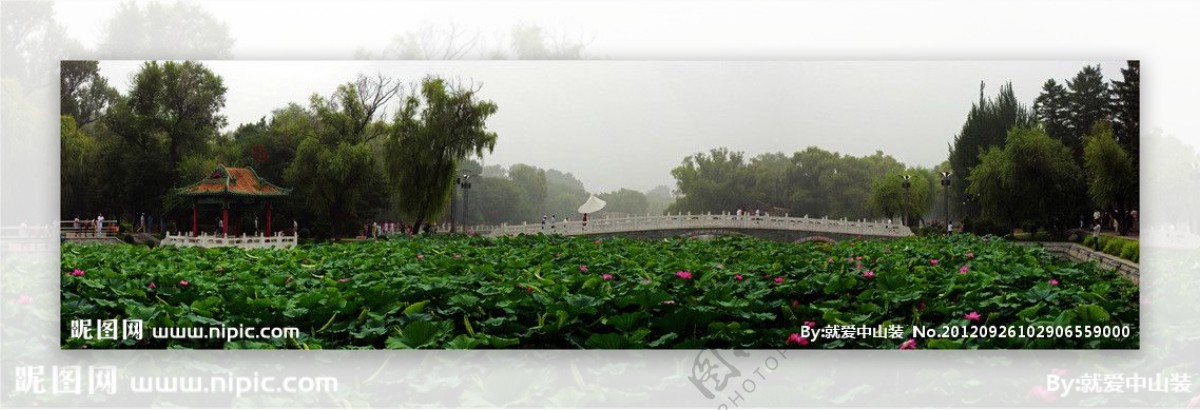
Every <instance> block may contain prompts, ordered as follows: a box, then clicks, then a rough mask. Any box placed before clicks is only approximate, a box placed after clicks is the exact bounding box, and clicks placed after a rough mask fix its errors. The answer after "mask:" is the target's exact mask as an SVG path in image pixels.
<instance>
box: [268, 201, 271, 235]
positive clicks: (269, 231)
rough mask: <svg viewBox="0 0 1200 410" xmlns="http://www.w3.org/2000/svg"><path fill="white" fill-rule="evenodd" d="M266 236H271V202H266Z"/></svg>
mask: <svg viewBox="0 0 1200 410" xmlns="http://www.w3.org/2000/svg"><path fill="white" fill-rule="evenodd" d="M267 236H271V201H267Z"/></svg>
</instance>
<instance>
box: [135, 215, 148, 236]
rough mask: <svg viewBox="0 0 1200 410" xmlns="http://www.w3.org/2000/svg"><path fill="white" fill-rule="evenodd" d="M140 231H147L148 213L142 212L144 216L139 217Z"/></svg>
mask: <svg viewBox="0 0 1200 410" xmlns="http://www.w3.org/2000/svg"><path fill="white" fill-rule="evenodd" d="M137 231H138V233H146V213H145V212H142V216H139V217H138V227H137Z"/></svg>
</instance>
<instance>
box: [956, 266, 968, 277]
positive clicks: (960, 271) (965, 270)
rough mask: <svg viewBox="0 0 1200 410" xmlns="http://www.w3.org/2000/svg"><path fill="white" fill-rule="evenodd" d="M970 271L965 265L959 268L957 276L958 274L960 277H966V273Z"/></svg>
mask: <svg viewBox="0 0 1200 410" xmlns="http://www.w3.org/2000/svg"><path fill="white" fill-rule="evenodd" d="M970 271H971V267H969V266H967V265H963V266H962V267H961V268H958V274H960V275H966V274H967V272H970Z"/></svg>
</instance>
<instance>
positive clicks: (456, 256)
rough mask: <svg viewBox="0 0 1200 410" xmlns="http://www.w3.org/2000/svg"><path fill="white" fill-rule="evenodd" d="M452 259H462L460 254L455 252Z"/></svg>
mask: <svg viewBox="0 0 1200 410" xmlns="http://www.w3.org/2000/svg"><path fill="white" fill-rule="evenodd" d="M454 259H462V255H459V254H457V253H456V254H454Z"/></svg>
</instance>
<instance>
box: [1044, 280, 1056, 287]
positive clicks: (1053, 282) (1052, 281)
mask: <svg viewBox="0 0 1200 410" xmlns="http://www.w3.org/2000/svg"><path fill="white" fill-rule="evenodd" d="M1046 283H1049V284H1050V286H1058V279H1050V280H1048V281H1046Z"/></svg>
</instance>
